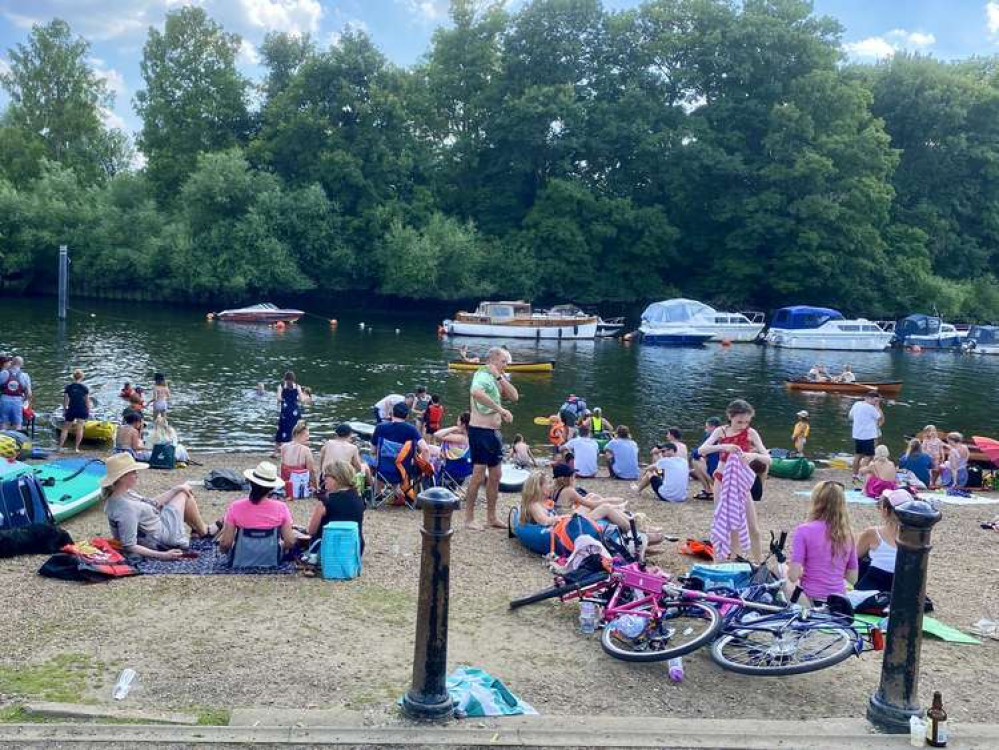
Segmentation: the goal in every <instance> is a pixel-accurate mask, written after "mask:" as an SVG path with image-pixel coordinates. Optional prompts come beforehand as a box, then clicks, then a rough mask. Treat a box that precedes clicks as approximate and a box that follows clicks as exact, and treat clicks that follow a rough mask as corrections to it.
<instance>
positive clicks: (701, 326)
mask: <svg viewBox="0 0 999 750" xmlns="http://www.w3.org/2000/svg"><path fill="white" fill-rule="evenodd" d="M763 326H764V320H763V313H750V314H746V313H731V312H718V311H717V310H715V309H714V308H713V307H709V306H708V305H705V304H704V303H703V302H697V301H696V300H692V299H683V298H678V299H670V300H665V301H663V302H654V303H652V304H651V305H649V306H648V307H646V308H645V311H644V312H643V313H642V325H641V326H640V327H639V331H641V333H642V340H643V341H645V342H646V343H650V344H653V343H662V340H663V339H664V338H671V337H672V338H675V337H677V336H680V337H681V338H690V337H692V336H696V337H702V336H707V338H705V339H703V340H704V341H754V340H755V339H756V337H757V336H759V335H760V332H761V331H762V330H763Z"/></svg>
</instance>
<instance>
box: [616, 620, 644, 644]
mask: <svg viewBox="0 0 999 750" xmlns="http://www.w3.org/2000/svg"><path fill="white" fill-rule="evenodd" d="M646 622H647V620H646V619H645V618H644V617H642V616H640V615H621V616H620V617H617V618H615V620H614V622H612V623H611V624H610V627H611V629H612V630H616V631H617V632H618V633H620V634H621V635H623V636H624V637H625V638H630V639H631V640H635V639H636V638H638V636H640V635H641V634H642V631H644V630H645V623H646Z"/></svg>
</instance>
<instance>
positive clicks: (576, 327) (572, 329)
mask: <svg viewBox="0 0 999 750" xmlns="http://www.w3.org/2000/svg"><path fill="white" fill-rule="evenodd" d="M598 322H599V318H597V317H596V316H595V315H591V316H585V317H584V316H579V317H565V316H561V315H549V314H548V313H546V312H534V311H532V309H531V305H530V304H528V303H527V302H522V301H518V302H481V303H479V306H478V307H477V308H476V310H475V312H474V313H469V312H464V311H462V312H459V313H458V314H457V315H455V316H454V318H453V319H452V320H445V321H444V322H443V323H442V328H443V331H444V333H446V334H447V335H449V336H488V337H493V338H513V339H536V340H540V339H555V340H565V339H592V338H595V337H596V335H597V323H598Z"/></svg>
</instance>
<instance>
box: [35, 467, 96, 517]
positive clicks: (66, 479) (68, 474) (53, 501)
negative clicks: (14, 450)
mask: <svg viewBox="0 0 999 750" xmlns="http://www.w3.org/2000/svg"><path fill="white" fill-rule="evenodd" d="M21 466H22V467H23V471H19V472H18V473H25V472H28V471H30V472H32V473H34V475H35V476H36V477H37V478H38V481H39V482H40V483H41V485H42V490H43V491H44V492H45V499H46V500H47V501H48V503H49V508H51V509H52V515H53V516H54V517H55V520H56V523H62V522H63V521H65V520H67V519H70V518H72V517H73V516H75V515H77V514H78V513H82V512H83V511H85V510H87V509H88V508H91V507H93V506H94V505H97V503H99V502H100V500H101V487H100V481H101V477H103V476H104V474H105V473H106V472H105V468H104V464H103V462H101V461H92V460H89V459H86V458H66V459H62V460H60V461H53V462H51V463H47V464H41V465H40V466H26V465H24V464H21Z"/></svg>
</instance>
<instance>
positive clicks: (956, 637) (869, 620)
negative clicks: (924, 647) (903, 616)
mask: <svg viewBox="0 0 999 750" xmlns="http://www.w3.org/2000/svg"><path fill="white" fill-rule="evenodd" d="M853 619H854V622H860V623H864V624H866V625H877V624H878V623H879V622H881V620H883V619H885V618H883V617H882V616H881V615H854V616H853ZM923 632H924V633H926V634H927V635H932V636H934V637H935V638H939V639H940V640H942V641H946V642H947V643H966V644H972V645H979V644H981V641H980V640H978V639H977V638H972V637H971V636H970V635H968V634H967V633H963V632H961V631H960V630H958V629H957V628H954V627H951V626H950V625H947V624H946V623H943V622H940V620H938V619H936V618H935V617H930V616H929V615H923Z"/></svg>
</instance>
